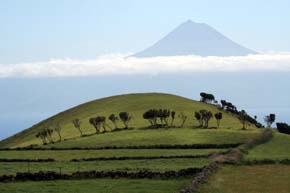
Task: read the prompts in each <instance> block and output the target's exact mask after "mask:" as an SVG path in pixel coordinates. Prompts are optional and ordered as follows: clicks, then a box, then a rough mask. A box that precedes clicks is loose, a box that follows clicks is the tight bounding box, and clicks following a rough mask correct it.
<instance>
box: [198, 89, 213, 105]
mask: <svg viewBox="0 0 290 193" xmlns="http://www.w3.org/2000/svg"><path fill="white" fill-rule="evenodd" d="M200 97H201V99H200V101H201V102H204V103H212V102H213V101H215V97H214V95H213V94H209V93H204V92H201V93H200Z"/></svg>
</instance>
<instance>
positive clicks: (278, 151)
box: [246, 132, 290, 160]
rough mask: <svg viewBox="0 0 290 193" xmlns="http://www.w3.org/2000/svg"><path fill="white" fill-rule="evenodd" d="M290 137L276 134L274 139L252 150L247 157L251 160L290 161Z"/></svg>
mask: <svg viewBox="0 0 290 193" xmlns="http://www.w3.org/2000/svg"><path fill="white" fill-rule="evenodd" d="M289 150H290V136H289V135H285V134H281V133H277V132H276V133H275V135H274V138H273V139H271V140H270V141H269V142H268V143H265V144H262V145H259V146H257V147H255V148H254V149H252V150H251V151H250V152H249V154H248V155H247V156H246V159H249V160H262V159H272V160H281V159H290V151H289Z"/></svg>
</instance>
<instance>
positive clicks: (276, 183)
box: [196, 165, 290, 193]
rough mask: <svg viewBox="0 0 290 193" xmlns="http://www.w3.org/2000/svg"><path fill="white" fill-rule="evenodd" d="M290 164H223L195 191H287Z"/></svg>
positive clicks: (225, 192)
mask: <svg viewBox="0 0 290 193" xmlns="http://www.w3.org/2000/svg"><path fill="white" fill-rule="evenodd" d="M289 181H290V166H285V165H263V166H225V167H223V168H222V169H220V170H219V171H218V172H217V173H216V174H214V175H213V176H212V177H210V179H209V181H208V182H207V183H206V184H204V185H202V186H201V187H200V188H199V191H198V192H196V193H245V192H246V193H289V192H290V183H289Z"/></svg>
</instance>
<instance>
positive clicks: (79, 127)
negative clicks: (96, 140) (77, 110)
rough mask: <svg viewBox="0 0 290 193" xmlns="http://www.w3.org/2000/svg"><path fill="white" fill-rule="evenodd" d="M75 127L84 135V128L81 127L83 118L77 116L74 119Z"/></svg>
mask: <svg viewBox="0 0 290 193" xmlns="http://www.w3.org/2000/svg"><path fill="white" fill-rule="evenodd" d="M72 123H73V125H74V127H75V128H76V129H77V130H78V131H79V132H80V136H83V133H82V129H81V120H80V119H78V118H76V119H74V120H72Z"/></svg>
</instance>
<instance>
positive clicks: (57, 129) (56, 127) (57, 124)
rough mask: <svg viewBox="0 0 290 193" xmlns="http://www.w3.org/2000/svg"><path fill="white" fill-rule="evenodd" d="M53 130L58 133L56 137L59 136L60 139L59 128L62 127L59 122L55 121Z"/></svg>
mask: <svg viewBox="0 0 290 193" xmlns="http://www.w3.org/2000/svg"><path fill="white" fill-rule="evenodd" d="M54 130H55V131H56V132H57V134H58V137H59V141H61V140H62V137H61V130H62V127H61V125H60V123H56V124H55V126H54Z"/></svg>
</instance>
